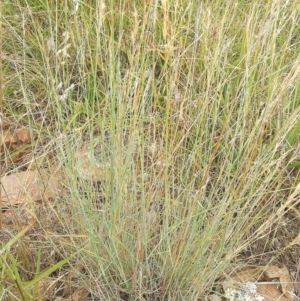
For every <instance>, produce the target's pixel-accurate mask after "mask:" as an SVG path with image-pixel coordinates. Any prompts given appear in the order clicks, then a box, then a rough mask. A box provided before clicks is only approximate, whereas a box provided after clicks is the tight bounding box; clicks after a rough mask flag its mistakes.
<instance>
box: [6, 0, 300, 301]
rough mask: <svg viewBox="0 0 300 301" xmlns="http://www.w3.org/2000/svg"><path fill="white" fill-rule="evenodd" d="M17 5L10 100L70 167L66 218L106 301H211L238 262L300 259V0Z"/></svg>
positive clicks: (10, 111)
mask: <svg viewBox="0 0 300 301" xmlns="http://www.w3.org/2000/svg"><path fill="white" fill-rule="evenodd" d="M1 10H2V22H3V24H2V26H3V38H2V43H3V51H2V55H3V74H4V76H3V77H4V79H5V86H4V107H3V111H4V113H5V116H7V117H10V118H11V120H13V121H14V122H15V123H16V124H22V125H25V126H27V127H28V128H30V130H31V132H32V136H33V137H34V142H33V144H32V145H30V147H31V148H32V149H33V150H34V153H35V157H34V164H35V166H38V167H45V166H50V167H54V168H57V167H58V166H63V168H65V170H66V172H67V178H66V179H65V182H64V185H65V186H66V187H67V188H68V195H67V196H61V197H60V198H58V199H57V200H55V206H56V207H55V209H53V210H54V211H53V210H52V211H51V214H55V215H56V217H57V218H58V221H59V222H60V223H61V225H60V227H59V229H60V231H61V232H63V235H67V236H68V237H69V240H68V248H66V249H65V252H66V254H65V255H64V256H67V253H68V252H71V251H70V250H73V251H74V248H72V247H71V248H70V245H71V246H73V247H75V249H79V248H81V247H84V250H85V252H81V253H80V254H81V255H80V256H77V257H76V258H77V259H76V260H77V262H80V263H82V264H83V265H84V267H85V271H86V272H85V273H82V275H81V277H82V278H83V279H84V281H85V283H86V286H87V287H88V289H89V290H90V292H91V296H93V298H94V299H95V300H100V299H101V300H102V299H103V298H105V300H119V299H123V300H145V299H146V300H199V299H201V298H204V295H205V294H207V293H209V292H210V291H211V290H212V287H213V286H214V285H215V283H216V282H217V281H220V280H221V279H222V277H223V278H224V277H226V276H227V275H228V274H229V273H230V271H232V270H234V269H236V268H241V267H243V266H246V265H248V264H255V265H256V264H267V263H270V262H272V261H274V260H275V261H277V262H280V263H282V264H285V265H291V266H294V267H295V266H297V265H298V262H299V256H296V257H295V256H292V255H293V254H295V253H293V252H292V251H290V253H286V252H289V251H288V250H291V249H293V248H295V247H296V246H297V243H298V234H299V233H298V230H297V227H298V222H299V221H298V219H299V216H297V212H298V211H297V206H298V203H297V202H298V201H297V197H298V194H299V186H297V185H298V183H299V179H298V175H297V173H298V166H299V110H300V109H299V103H300V98H299V96H300V94H299V72H300V59H299V36H300V32H299V31H300V27H299V24H300V22H299V21H300V20H299V12H300V2H299V1H283V0H275V1H265V0H264V1H260V0H255V1H242V0H240V1H233V0H229V1H223V0H216V1H201V2H199V3H197V2H196V1H192V2H191V1H186V0H173V1H167V0H162V1H140V2H135V1H115V0H109V1H104V0H103V1H102V0H99V1H93V0H88V1H54V0H48V1H47V0H30V1H29V0H26V1H23V0H22V1H21V0H11V1H4V2H3V4H2V6H1ZM82 149H86V150H87V153H86V154H88V157H89V160H88V163H87V164H86V163H84V162H85V161H84V160H83V158H82V156H80V154H81V150H82ZM85 157H87V156H86V155H85ZM8 163H9V162H8V159H6V161H3V164H8ZM84 164H85V165H84ZM97 169H101V175H99V173H97ZM95 183H96V184H97V185H95ZM291 209H292V210H293V211H292V212H294V213H293V215H292V213H290V214H291V216H292V218H290V219H287V218H286V216H288V214H289V212H290V210H291ZM295 210H296V211H295ZM53 212H54V213H53ZM66 212H67V213H68V214H71V218H70V215H67V214H66ZM295 212H296V214H295ZM49 214H50V213H49ZM66 216H68V217H67V218H66ZM41 223H43V221H41ZM287 223H288V225H287ZM61 229H63V230H61ZM285 229H288V230H289V234H287V233H286V232H285ZM58 235H59V234H58ZM64 237H65V236H64ZM62 241H63V242H64V244H63V245H64V247H65V246H66V241H64V240H63V239H62ZM275 241H276V243H275ZM61 244H62V242H61V241H60V242H57V241H56V242H54V243H53V247H54V248H55V247H58V245H60V247H61ZM282 254H289V255H288V257H287V258H288V260H289V262H287V261H286V262H283V260H282V257H281V255H282ZM75 264H76V262H74V265H75Z"/></svg>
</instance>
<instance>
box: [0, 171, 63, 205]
mask: <svg viewBox="0 0 300 301" xmlns="http://www.w3.org/2000/svg"><path fill="white" fill-rule="evenodd" d="M63 178H64V173H63V172H62V171H61V170H57V171H56V172H53V171H50V170H49V169H43V170H40V171H38V170H33V171H24V172H19V173H15V174H11V175H8V176H3V177H2V178H1V197H2V207H10V206H13V205H16V204H19V203H24V202H25V203H26V202H28V201H29V202H31V201H34V202H36V201H40V200H42V199H47V198H52V197H54V196H55V195H57V193H59V192H60V191H61V189H62V184H61V179H63Z"/></svg>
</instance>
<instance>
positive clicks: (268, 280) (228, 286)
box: [223, 265, 293, 301]
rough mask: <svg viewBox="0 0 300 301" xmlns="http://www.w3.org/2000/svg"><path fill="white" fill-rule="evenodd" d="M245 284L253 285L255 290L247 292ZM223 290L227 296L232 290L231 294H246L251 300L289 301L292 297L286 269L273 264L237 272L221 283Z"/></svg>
mask: <svg viewBox="0 0 300 301" xmlns="http://www.w3.org/2000/svg"><path fill="white" fill-rule="evenodd" d="M276 280H277V281H276ZM247 286H249V288H250V287H252V288H253V287H254V288H255V290H252V291H251V290H249V291H251V292H250V293H249V294H248V293H247V292H248V291H247ZM223 290H224V292H225V294H226V292H227V296H229V295H230V293H231V292H233V294H236V293H237V294H238V295H243V294H244V295H245V296H246V295H247V296H248V298H251V297H252V298H253V300H254V297H256V298H263V299H261V300H264V301H273V300H278V301H291V300H292V299H293V298H292V291H293V284H292V281H291V278H290V274H289V271H288V269H287V268H286V267H282V268H279V267H277V266H274V265H272V266H268V267H257V268H253V269H245V270H242V271H240V272H237V273H235V274H233V275H232V276H230V279H229V280H227V281H226V282H224V283H223ZM233 294H232V295H233ZM254 295H255V296H254ZM227 298H228V299H229V300H231V299H230V298H229V297H227Z"/></svg>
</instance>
